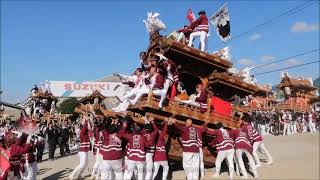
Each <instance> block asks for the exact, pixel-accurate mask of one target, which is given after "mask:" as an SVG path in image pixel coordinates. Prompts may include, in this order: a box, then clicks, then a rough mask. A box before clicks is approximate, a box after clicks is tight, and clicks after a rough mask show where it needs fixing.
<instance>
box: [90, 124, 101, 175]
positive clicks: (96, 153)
mask: <svg viewBox="0 0 320 180" xmlns="http://www.w3.org/2000/svg"><path fill="white" fill-rule="evenodd" d="M101 138H102V137H100V132H99V129H98V127H95V130H94V146H93V154H94V156H95V163H94V165H93V168H92V173H91V179H94V177H100V174H101V171H100V169H101V167H100V166H101V164H102V154H101V151H100V148H101V145H102V140H101Z"/></svg>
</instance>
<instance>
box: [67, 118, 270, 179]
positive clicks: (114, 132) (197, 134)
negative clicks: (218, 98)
mask: <svg viewBox="0 0 320 180" xmlns="http://www.w3.org/2000/svg"><path fill="white" fill-rule="evenodd" d="M144 119H145V124H144V125H141V124H137V123H128V122H129V121H126V120H125V119H109V120H108V121H101V120H100V121H98V122H96V123H95V124H92V123H90V121H89V120H88V119H87V118H83V119H82V121H81V131H80V145H79V158H80V163H79V165H78V166H77V167H76V168H75V169H74V171H73V172H72V173H71V174H70V175H69V179H78V178H79V177H81V175H82V172H83V170H84V169H85V168H86V167H87V165H88V153H89V151H90V149H91V148H90V147H91V143H90V139H91V137H93V138H94V142H95V143H94V145H93V146H92V147H94V148H93V153H94V155H95V164H94V166H93V171H92V174H91V179H100V178H101V179H131V178H132V177H135V178H136V179H155V178H156V177H157V175H158V170H159V167H160V166H162V168H163V171H162V179H167V177H168V172H169V169H170V166H169V164H168V157H167V149H166V139H167V137H168V136H169V135H170V137H172V136H171V135H172V133H169V129H173V131H170V132H174V134H176V135H177V138H178V139H179V140H178V141H179V142H180V143H181V144H180V145H181V146H182V147H181V148H182V150H183V154H182V164H183V169H184V171H185V174H186V177H187V179H199V178H200V177H204V163H203V150H202V148H203V142H202V137H203V136H204V135H208V136H211V137H214V138H213V139H212V141H211V143H210V145H211V147H212V148H215V150H216V153H217V158H216V161H215V165H216V172H215V177H218V176H219V175H220V168H221V163H222V161H223V160H224V159H226V160H227V162H228V167H229V177H230V178H232V177H233V175H234V171H236V173H237V174H238V175H240V173H241V174H242V176H243V177H244V178H247V177H248V173H247V170H246V169H245V166H244V162H243V159H242V155H243V154H245V155H246V156H247V158H248V159H249V164H250V169H251V170H252V173H253V174H254V177H258V172H257V168H258V167H260V166H261V162H260V160H259V157H258V154H257V151H258V150H259V151H260V152H263V153H265V154H266V155H267V157H268V162H267V164H272V163H273V160H272V157H271V155H270V153H269V152H268V150H267V148H266V146H265V145H264V144H263V142H262V137H261V136H260V135H259V134H258V132H257V131H256V130H255V129H254V128H253V126H252V124H251V122H250V118H245V121H244V122H243V124H242V126H241V128H240V129H238V130H227V129H225V128H223V126H222V124H220V123H219V124H218V125H217V129H215V130H212V129H210V130H209V129H208V128H207V126H206V124H204V125H202V126H201V127H198V126H194V125H193V123H192V120H191V119H188V120H187V121H186V122H185V125H182V124H178V123H177V121H176V119H174V118H167V119H166V120H164V121H163V122H162V123H161V124H158V125H156V124H155V122H154V119H153V118H152V117H148V118H147V117H145V118H144ZM158 126H159V127H161V128H158ZM160 129H162V130H160ZM90 135H91V136H90ZM234 164H236V167H237V168H234ZM160 176H161V175H160Z"/></svg>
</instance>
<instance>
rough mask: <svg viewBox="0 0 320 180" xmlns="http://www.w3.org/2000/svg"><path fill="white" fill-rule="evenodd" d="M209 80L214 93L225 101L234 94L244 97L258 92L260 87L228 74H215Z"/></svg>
mask: <svg viewBox="0 0 320 180" xmlns="http://www.w3.org/2000/svg"><path fill="white" fill-rule="evenodd" d="M208 79H209V86H211V87H212V88H213V91H214V93H217V94H219V97H222V98H223V99H229V98H231V97H232V96H234V94H237V95H239V96H240V97H244V96H247V95H250V94H253V93H254V92H256V91H257V90H258V86H256V85H254V84H250V83H246V82H244V81H243V80H242V79H240V78H239V77H236V76H231V75H228V74H227V73H219V72H213V73H211V74H210V76H209V78H208Z"/></svg>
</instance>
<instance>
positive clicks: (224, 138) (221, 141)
mask: <svg viewBox="0 0 320 180" xmlns="http://www.w3.org/2000/svg"><path fill="white" fill-rule="evenodd" d="M207 133H208V134H209V135H213V136H216V149H217V152H218V155H217V158H216V163H215V165H216V173H215V175H214V176H215V177H218V176H220V169H221V163H222V161H223V160H224V159H227V163H228V166H229V177H230V178H233V172H234V166H233V156H234V144H233V140H232V139H231V138H230V135H229V133H228V131H227V130H225V129H223V128H220V129H217V130H215V131H209V130H208V131H207Z"/></svg>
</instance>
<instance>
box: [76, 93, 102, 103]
mask: <svg viewBox="0 0 320 180" xmlns="http://www.w3.org/2000/svg"><path fill="white" fill-rule="evenodd" d="M95 98H100V99H102V100H103V99H105V98H106V97H105V96H104V95H102V94H101V93H100V92H99V91H98V90H95V91H94V92H93V93H92V94H90V95H89V96H86V97H84V98H82V99H80V101H79V103H83V102H85V101H88V100H93V99H95Z"/></svg>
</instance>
